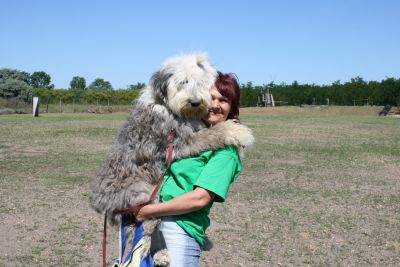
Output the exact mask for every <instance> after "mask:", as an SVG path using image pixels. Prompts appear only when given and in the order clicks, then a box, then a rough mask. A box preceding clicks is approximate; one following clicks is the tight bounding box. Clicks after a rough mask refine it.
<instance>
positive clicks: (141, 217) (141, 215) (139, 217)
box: [135, 205, 150, 223]
mask: <svg viewBox="0 0 400 267" xmlns="http://www.w3.org/2000/svg"><path fill="white" fill-rule="evenodd" d="M149 206H150V205H146V206H143V207H142V208H141V209H140V210H139V211H138V213H137V214H136V216H135V219H136V221H137V222H139V223H140V222H143V221H145V220H147V219H149V217H148V215H147V214H148V210H149Z"/></svg>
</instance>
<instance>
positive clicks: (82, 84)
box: [69, 76, 86, 91]
mask: <svg viewBox="0 0 400 267" xmlns="http://www.w3.org/2000/svg"><path fill="white" fill-rule="evenodd" d="M69 85H70V86H71V89H77V90H82V91H83V90H85V89H86V80H85V78H83V77H79V76H74V77H73V78H72V80H71V82H70V84H69Z"/></svg>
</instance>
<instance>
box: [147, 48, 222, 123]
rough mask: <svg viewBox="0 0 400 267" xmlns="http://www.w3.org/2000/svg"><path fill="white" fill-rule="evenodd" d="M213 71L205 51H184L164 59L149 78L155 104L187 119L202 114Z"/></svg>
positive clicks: (211, 82)
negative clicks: (192, 52)
mask: <svg viewBox="0 0 400 267" xmlns="http://www.w3.org/2000/svg"><path fill="white" fill-rule="evenodd" d="M216 76H217V71H216V70H215V69H214V68H213V67H212V66H211V64H210V63H209V62H208V60H207V55H206V54H205V53H195V54H185V55H180V56H176V57H173V58H170V59H167V60H166V61H165V62H164V63H163V64H162V65H161V68H160V70H159V71H157V72H156V73H154V74H153V76H152V77H151V79H150V83H149V85H150V88H149V89H151V90H153V98H154V102H155V103H156V104H162V105H165V106H167V107H168V108H169V109H170V110H171V111H172V113H174V114H176V115H177V116H179V117H183V118H188V119H200V118H202V117H204V116H205V115H206V114H207V112H208V108H209V107H210V103H211V96H210V93H209V89H210V88H211V87H212V86H213V84H214V82H215V78H216Z"/></svg>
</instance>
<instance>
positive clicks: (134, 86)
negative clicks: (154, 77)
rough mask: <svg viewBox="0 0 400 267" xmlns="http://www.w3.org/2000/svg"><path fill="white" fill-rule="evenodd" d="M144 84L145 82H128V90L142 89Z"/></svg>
mask: <svg viewBox="0 0 400 267" xmlns="http://www.w3.org/2000/svg"><path fill="white" fill-rule="evenodd" d="M145 86H146V84H144V83H139V82H138V83H136V84H130V85H128V88H127V89H128V90H140V89H142V88H143V87H145Z"/></svg>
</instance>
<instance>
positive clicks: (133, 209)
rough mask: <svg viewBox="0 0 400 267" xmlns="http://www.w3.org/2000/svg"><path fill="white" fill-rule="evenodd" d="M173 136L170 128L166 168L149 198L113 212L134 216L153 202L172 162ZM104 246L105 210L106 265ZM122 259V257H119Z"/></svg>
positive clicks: (105, 223)
mask: <svg viewBox="0 0 400 267" xmlns="http://www.w3.org/2000/svg"><path fill="white" fill-rule="evenodd" d="M174 138H175V131H174V130H171V131H170V132H169V144H168V156H167V168H166V170H165V171H164V173H163V174H161V175H160V177H159V179H158V183H157V186H156V187H155V188H154V190H153V192H152V193H151V195H150V198H149V200H148V201H146V202H144V203H141V204H137V205H135V206H132V207H130V208H126V209H120V210H116V211H115V212H114V214H126V213H133V215H135V216H136V214H137V213H138V212H139V210H140V209H141V208H143V207H144V206H146V205H148V204H150V203H151V202H153V200H154V199H155V198H156V195H157V193H158V190H160V187H161V185H162V182H163V180H164V176H165V174H166V172H167V170H168V168H169V167H170V166H171V163H172V152H173V149H174ZM106 247H107V212H106V213H105V214H104V229H103V267H106V265H107V263H106V252H107V251H106ZM121 260H122V259H121Z"/></svg>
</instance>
